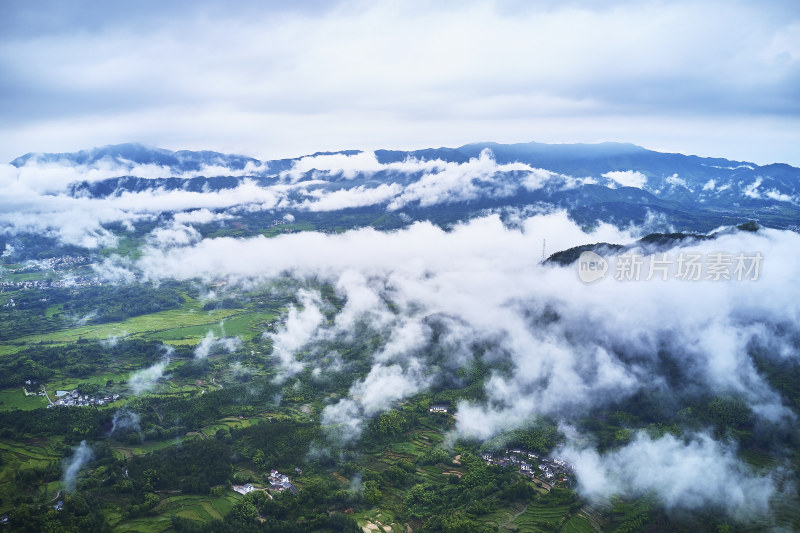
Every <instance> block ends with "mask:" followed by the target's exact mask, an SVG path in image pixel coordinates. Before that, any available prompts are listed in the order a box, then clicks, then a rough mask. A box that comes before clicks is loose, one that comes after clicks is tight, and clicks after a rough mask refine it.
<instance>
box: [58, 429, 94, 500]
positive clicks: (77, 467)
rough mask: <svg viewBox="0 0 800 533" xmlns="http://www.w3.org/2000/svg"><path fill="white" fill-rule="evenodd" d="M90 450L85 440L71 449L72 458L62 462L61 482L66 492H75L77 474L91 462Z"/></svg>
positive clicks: (91, 453) (92, 453)
mask: <svg viewBox="0 0 800 533" xmlns="http://www.w3.org/2000/svg"><path fill="white" fill-rule="evenodd" d="M93 455H94V452H92V448H91V447H90V446H89V445H88V444H87V443H86V441H85V440H83V441H81V443H80V445H78V446H76V447H74V448H73V449H72V456H71V457H70V458H68V459H65V460H64V476H63V478H62V481H63V483H64V488H65V489H66V491H67V492H72V491H73V490H75V484H76V481H77V479H78V474H79V473H80V471H81V469H82V468H83V467H84V466H86V464H87V463H88V462H89V461H91V460H92V456H93Z"/></svg>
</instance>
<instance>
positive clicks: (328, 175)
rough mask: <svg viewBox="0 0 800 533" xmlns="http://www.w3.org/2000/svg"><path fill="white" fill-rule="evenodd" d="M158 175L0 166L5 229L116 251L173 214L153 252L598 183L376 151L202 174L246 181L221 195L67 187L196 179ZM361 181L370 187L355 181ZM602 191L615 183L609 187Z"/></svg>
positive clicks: (485, 162)
mask: <svg viewBox="0 0 800 533" xmlns="http://www.w3.org/2000/svg"><path fill="white" fill-rule="evenodd" d="M95 167H97V168H95ZM156 170H157V171H156ZM156 170H154V169H151V168H149V167H143V166H141V165H139V166H131V165H126V164H121V163H119V162H112V161H110V160H109V161H103V160H101V162H100V163H98V164H95V165H94V166H93V167H92V168H88V167H87V166H86V165H75V164H73V163H70V161H68V160H66V159H65V160H62V161H60V162H56V163H53V162H50V163H46V164H44V163H37V162H36V160H35V159H34V160H31V161H29V162H28V163H27V164H25V165H23V166H21V167H19V168H17V167H14V166H11V165H5V166H3V167H0V195H2V197H3V202H2V203H1V204H0V231H2V232H3V233H6V234H9V235H15V234H18V233H36V234H44V235H48V236H50V237H54V238H57V239H58V240H60V241H61V242H63V243H65V244H73V245H78V246H82V247H87V248H97V247H108V246H114V245H115V244H116V243H117V237H116V236H115V235H114V234H113V233H111V232H110V231H109V230H108V229H107V226H108V225H109V224H112V223H120V224H122V225H123V227H125V228H127V229H128V230H130V229H132V228H133V225H134V224H136V223H138V222H142V221H149V220H154V219H155V218H156V217H157V216H158V215H160V214H162V213H174V215H173V220H172V222H171V224H168V225H164V226H159V227H157V228H156V229H154V230H153V231H152V233H151V234H150V235H149V236H148V242H149V243H150V244H151V245H153V246H157V247H169V246H175V245H179V246H182V245H186V244H191V243H193V242H196V241H197V240H199V234H198V232H197V230H196V229H195V227H194V225H197V224H208V223H211V222H216V223H220V224H224V223H225V222H226V221H229V220H234V219H235V218H236V215H237V212H239V211H242V210H243V211H244V212H252V211H265V210H275V209H280V210H287V209H295V210H299V211H311V212H320V211H335V210H340V209H347V208H356V207H364V206H377V205H380V206H384V208H385V209H386V210H388V211H390V212H394V211H400V210H402V209H403V208H404V207H406V206H408V205H418V206H422V207H428V206H432V205H437V204H446V203H452V202H466V201H470V200H475V199H477V198H504V197H509V196H511V195H514V194H517V193H520V192H524V191H536V190H539V189H543V188H548V189H552V190H563V189H571V188H574V187H576V186H578V185H580V184H583V183H596V182H597V179H600V178H599V177H598V178H597V179H596V178H593V177H581V178H575V177H571V176H564V175H561V174H557V173H554V172H550V171H547V170H544V169H540V168H533V167H531V166H529V165H527V164H523V163H511V164H498V163H497V162H496V161H495V160H494V159H493V156H492V154H491V152H490V151H489V150H484V152H483V153H481V154H480V156H479V157H476V158H473V159H471V160H469V161H466V162H464V163H452V162H445V161H441V160H417V159H414V158H409V159H406V160H404V161H401V162H388V163H380V162H379V161H378V159H377V157H376V156H375V154H374V153H372V152H361V153H356V154H354V155H345V154H334V155H318V156H309V157H304V158H300V159H298V160H297V161H295V162H294V163H293V164H292V167H291V168H290V169H288V170H284V171H280V172H275V173H271V172H269V170H268V168H267V167H263V168H261V167H259V168H255V167H252V166H248V167H246V168H245V169H244V170H242V169H228V168H220V167H210V168H204V170H213V171H214V172H218V173H219V174H208V175H209V176H215V175H222V176H238V177H240V178H241V179H240V180H239V181H238V182H237V183H236V184H235V186H233V187H228V188H220V189H217V190H202V191H194V190H184V189H183V188H172V189H167V188H164V187H163V186H162V187H155V188H145V189H144V190H138V191H131V190H117V191H113V192H112V193H107V194H104V195H101V196H93V195H91V194H89V193H88V192H86V191H84V190H82V189H80V188H79V189H77V190H72V189H71V187H72V186H74V184H76V183H89V184H91V183H93V182H97V181H102V180H104V179H108V178H112V177H117V176H125V175H131V173H135V174H132V175H135V176H138V177H142V178H144V179H145V180H153V179H156V178H161V177H165V176H168V177H176V178H179V179H184V180H185V179H189V178H192V177H195V176H196V175H197V174H198V172H186V171H179V170H174V169H173V170H171V169H169V168H168V167H158V168H157V169H156ZM379 172H380V173H381V176H382V177H381V182H380V183H374V182H370V180H369V178H370V176H374V175H375V174H377V173H379ZM247 176H250V178H248V177H247ZM356 176H359V177H360V178H362V180H366V181H367V183H363V184H357V185H353V184H351V183H349V181H350V180H352V179H353V178H355V177H356ZM342 180H343V181H342ZM604 183H606V184H607V185H609V186H615V184H616V182H615V181H614V180H611V179H607V180H605V181H604ZM76 191H77V192H76Z"/></svg>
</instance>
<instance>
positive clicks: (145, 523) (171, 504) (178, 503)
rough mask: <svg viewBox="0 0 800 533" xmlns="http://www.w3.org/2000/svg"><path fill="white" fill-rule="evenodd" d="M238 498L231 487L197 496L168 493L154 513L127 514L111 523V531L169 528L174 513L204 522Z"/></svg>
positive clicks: (220, 514)
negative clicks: (144, 514)
mask: <svg viewBox="0 0 800 533" xmlns="http://www.w3.org/2000/svg"><path fill="white" fill-rule="evenodd" d="M239 498H241V496H239V495H238V494H236V493H235V492H233V491H228V493H226V494H224V495H223V496H200V495H194V494H181V495H176V496H168V497H166V498H163V499H162V500H161V503H159V504H158V506H157V507H156V511H157V512H158V515H157V516H153V517H140V518H128V519H123V518H120V520H119V521H118V522H117V523H114V524H112V526H113V528H114V531H117V532H120V533H123V532H125V533H128V532H130V533H133V532H140V531H141V532H149V531H168V530H169V529H170V528H171V523H170V520H171V518H172V517H173V516H180V517H183V518H188V519H189V520H195V521H203V522H207V521H209V520H220V519H222V518H223V517H224V516H225V515H226V514H227V513H228V512H229V511H230V510H231V507H233V504H234V503H236V501H237V500H238V499H239Z"/></svg>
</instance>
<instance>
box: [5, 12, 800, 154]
mask: <svg viewBox="0 0 800 533" xmlns="http://www.w3.org/2000/svg"><path fill="white" fill-rule="evenodd" d="M293 4H294V3H293ZM0 25H2V26H0V79H2V82H0V83H1V85H0V87H2V94H3V98H2V99H0V117H2V119H0V147H2V148H0V160H5V161H7V160H10V159H12V158H14V157H16V156H18V155H21V154H23V153H26V152H30V151H73V150H76V149H81V148H86V147H90V146H96V145H104V144H109V143H115V142H124V141H140V142H144V143H146V144H151V145H158V146H163V147H166V148H171V149H179V148H187V149H199V148H208V149H217V150H220V151H233V152H243V153H246V154H248V155H253V156H256V157H261V158H274V157H281V156H295V155H298V154H302V153H310V152H312V151H315V150H334V149H341V148H361V149H374V148H379V147H390V148H414V147H427V146H441V145H447V146H455V145H459V144H463V143H467V142H473V141H480V140H494V141H498V142H520V141H531V140H536V141H542V142H597V141H606V140H619V141H630V142H634V143H637V144H641V145H645V146H647V147H648V148H652V149H657V150H659V149H660V150H667V151H681V152H684V153H696V154H701V155H717V156H726V157H729V158H732V159H738V160H751V161H754V162H757V163H768V162H773V161H782V162H788V163H793V164H800V159H798V155H797V150H796V146H798V145H800V124H799V121H798V115H799V113H800V100H798V99H797V87H798V86H800V8H799V7H798V5H797V3H796V2H794V1H775V2H769V3H758V4H756V3H752V2H744V1H738V2H722V1H715V0H711V1H701V2H689V1H678V2H669V3H665V2H657V1H649V2H629V1H617V2H604V3H602V6H600V5H598V4H596V3H591V2H584V1H571V2H536V3H530V4H529V3H525V2H516V1H496V2H483V1H470V2H458V3H455V2H437V3H427V2H425V3H422V2H379V3H374V2H361V1H339V2H303V3H299V4H298V5H289V6H287V5H282V3H279V2H268V3H261V2H246V3H237V5H236V7H235V8H231V7H229V6H224V5H216V4H215V3H213V2H202V1H201V2H175V3H171V4H170V5H169V6H165V5H163V4H161V3H158V4H155V3H153V2H137V3H135V4H130V3H126V4H118V3H114V4H104V5H97V4H96V3H91V2H77V3H70V4H69V6H66V5H63V4H60V3H58V2H55V1H39V2H29V1H25V2H23V1H18V0H9V1H7V2H3V3H2V6H0Z"/></svg>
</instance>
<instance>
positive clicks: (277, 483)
mask: <svg viewBox="0 0 800 533" xmlns="http://www.w3.org/2000/svg"><path fill="white" fill-rule="evenodd" d="M294 470H295V472H297V474H298V475H300V474H302V473H303V471H302V470H300V469H299V468H295V469H294ZM231 488H232V489H233V490H235V491H236V492H238V493H239V494H250V493H251V492H253V491H254V490H267V489H262V488H259V487H256V486H254V485H253V484H251V483H245V484H244V485H233V486H232V487H231ZM269 488H270V490H274V491H277V492H283V491H285V490H288V491H289V492H291V493H292V494H297V493H298V490H297V487H295V486H294V485H293V484H292V480H290V479H289V476H285V475H283V474H281V473H280V472H278V471H277V470H275V469H273V470H270V472H269Z"/></svg>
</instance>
